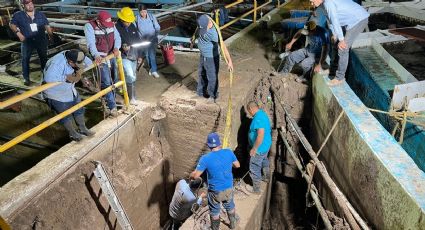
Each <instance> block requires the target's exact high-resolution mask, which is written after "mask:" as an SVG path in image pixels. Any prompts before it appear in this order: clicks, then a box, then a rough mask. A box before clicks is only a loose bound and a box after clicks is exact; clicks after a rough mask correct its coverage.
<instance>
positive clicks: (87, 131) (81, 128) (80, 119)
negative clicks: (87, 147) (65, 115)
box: [75, 114, 95, 137]
mask: <svg viewBox="0 0 425 230" xmlns="http://www.w3.org/2000/svg"><path fill="white" fill-rule="evenodd" d="M75 121H76V122H77V125H78V129H79V131H78V132H79V133H81V134H83V135H86V136H88V137H91V136H93V135H94V134H95V132H93V131H90V129H88V128H87V127H86V122H85V120H84V115H83V114H80V115H78V116H76V117H75Z"/></svg>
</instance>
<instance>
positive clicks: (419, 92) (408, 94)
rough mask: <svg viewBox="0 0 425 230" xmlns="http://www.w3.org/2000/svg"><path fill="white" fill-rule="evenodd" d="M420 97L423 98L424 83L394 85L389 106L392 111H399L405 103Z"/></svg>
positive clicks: (424, 92)
mask: <svg viewBox="0 0 425 230" xmlns="http://www.w3.org/2000/svg"><path fill="white" fill-rule="evenodd" d="M420 97H425V81H417V82H411V83H407V84H401V85H396V86H394V94H393V99H392V101H391V105H392V107H393V108H394V109H401V108H402V107H403V105H404V104H405V103H406V102H408V101H410V100H411V99H413V98H420Z"/></svg>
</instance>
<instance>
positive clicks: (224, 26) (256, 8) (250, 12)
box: [220, 0, 272, 29]
mask: <svg viewBox="0 0 425 230" xmlns="http://www.w3.org/2000/svg"><path fill="white" fill-rule="evenodd" d="M271 2H272V1H271V0H269V1H268V2H265V3H264V4H262V5H261V6H258V7H257V1H256V0H254V8H253V9H252V10H250V11H248V12H245V13H244V14H242V15H241V16H239V17H237V18H234V19H233V20H231V21H230V22H228V23H226V24H224V25H222V26H221V27H220V29H225V28H227V27H229V26H231V25H233V24H234V23H235V22H237V21H239V20H241V19H242V18H245V17H246V16H248V15H250V14H252V13H254V12H255V13H254V17H255V18H254V20H256V14H257V13H256V12H257V10H258V9H261V8H263V7H264V6H266V5H268V4H270V3H271ZM254 23H255V21H254Z"/></svg>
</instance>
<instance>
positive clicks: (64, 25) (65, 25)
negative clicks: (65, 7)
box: [49, 22, 84, 30]
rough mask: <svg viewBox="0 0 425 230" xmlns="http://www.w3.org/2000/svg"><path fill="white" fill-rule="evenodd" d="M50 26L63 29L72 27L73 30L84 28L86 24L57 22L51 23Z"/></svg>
mask: <svg viewBox="0 0 425 230" xmlns="http://www.w3.org/2000/svg"><path fill="white" fill-rule="evenodd" d="M49 25H50V27H55V28H62V29H72V30H84V26H77V25H69V24H61V23H56V22H51V23H49Z"/></svg>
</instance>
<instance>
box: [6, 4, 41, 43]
mask: <svg viewBox="0 0 425 230" xmlns="http://www.w3.org/2000/svg"><path fill="white" fill-rule="evenodd" d="M10 23H11V24H13V25H16V26H17V27H18V28H19V30H20V31H21V33H22V34H23V35H24V36H25V38H26V39H29V38H35V39H46V33H45V31H46V29H45V28H44V26H46V25H49V21H47V18H46V16H45V15H44V14H43V13H41V12H40V11H37V10H34V19H31V17H30V16H28V14H27V13H26V12H24V11H18V12H16V13H14V14H13V17H12V20H11V21H10ZM31 23H35V24H37V31H36V32H32V31H31V26H30V24H31Z"/></svg>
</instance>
